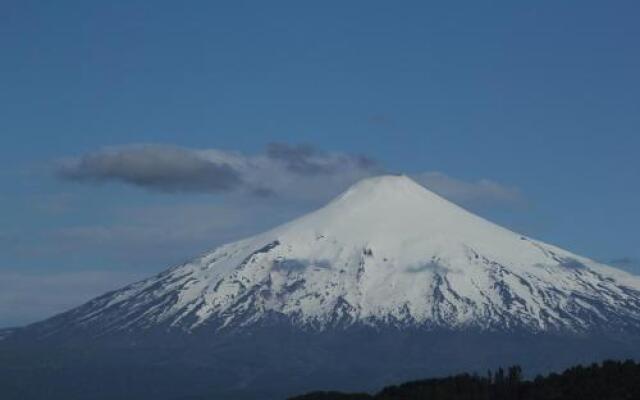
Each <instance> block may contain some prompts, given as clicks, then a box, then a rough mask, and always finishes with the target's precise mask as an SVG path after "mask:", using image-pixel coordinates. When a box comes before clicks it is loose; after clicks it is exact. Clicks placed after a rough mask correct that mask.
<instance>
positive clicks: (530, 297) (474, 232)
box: [41, 176, 640, 334]
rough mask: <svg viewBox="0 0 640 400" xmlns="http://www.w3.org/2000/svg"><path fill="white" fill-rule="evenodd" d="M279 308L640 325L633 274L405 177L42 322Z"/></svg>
mask: <svg viewBox="0 0 640 400" xmlns="http://www.w3.org/2000/svg"><path fill="white" fill-rule="evenodd" d="M274 318H278V319H279V320H282V319H284V320H286V321H289V322H290V323H291V324H292V325H293V326H295V327H299V328H301V329H311V330H319V331H322V330H324V329H327V328H331V327H336V326H341V327H344V326H351V325H373V326H380V325H390V326H394V327H400V328H401V327H406V326H412V327H415V326H419V327H425V328H447V329H449V328H451V329H456V330H460V329H465V328H474V329H480V330H496V329H500V330H511V329H525V330H528V331H563V330H568V331H584V330H589V329H599V328H601V327H603V326H606V327H607V328H608V329H613V330H624V329H626V328H637V327H639V326H640V279H639V278H638V277H635V276H633V275H630V274H627V273H625V272H622V271H620V270H617V269H614V268H611V267H607V266H605V265H602V264H598V263H596V262H594V261H592V260H589V259H587V258H584V257H580V256H577V255H574V254H572V253H570V252H568V251H565V250H562V249H559V248H557V247H554V246H551V245H548V244H545V243H542V242H540V241H537V240H534V239H531V238H528V237H525V236H522V235H519V234H516V233H514V232H512V231H509V230H507V229H504V228H502V227H500V226H498V225H495V224H493V223H491V222H489V221H487V220H485V219H483V218H480V217H478V216H476V215H474V214H472V213H470V212H468V211H466V210H464V209H463V208H460V207H458V206H456V205H454V204H452V203H451V202H449V201H447V200H445V199H443V198H442V197H439V196H438V195H436V194H434V193H432V192H430V191H428V190H427V189H425V188H424V187H422V186H420V185H418V184H417V183H415V182H414V181H412V180H411V179H410V178H408V177H406V176H381V177H375V178H369V179H365V180H363V181H361V182H359V183H357V184H355V185H354V186H352V187H351V188H350V189H348V190H347V191H346V192H344V193H343V194H342V195H340V196H338V197H337V198H336V199H335V200H333V201H332V202H330V203H329V204H328V205H326V206H325V207H323V208H321V209H319V210H317V211H315V212H312V213H310V214H308V215H305V216H303V217H301V218H299V219H296V220H294V221H292V222H290V223H287V224H285V225H282V226H279V227H277V228H275V229H273V230H271V231H268V232H266V233H263V234H260V235H257V236H255V237H252V238H249V239H246V240H241V241H239V242H235V243H231V244H227V245H224V246H221V247H219V248H217V249H215V250H214V251H211V252H209V253H206V254H204V255H203V256H201V257H199V258H197V259H195V260H193V261H192V262H189V263H186V264H184V265H179V266H177V267H174V268H171V269H169V270H167V271H165V272H163V273H161V274H159V275H157V276H155V277H152V278H150V279H147V280H144V281H141V282H138V283H135V284H132V285H130V286H128V287H125V288H123V289H121V290H118V291H115V292H112V293H108V294H106V295H104V296H102V297H99V298H97V299H95V300H93V301H91V302H89V303H87V304H85V305H84V306H81V307H79V308H77V309H75V310H72V311H70V312H68V313H65V314H63V315H61V316H59V317H57V318H54V319H52V320H49V321H47V322H44V323H42V325H41V327H43V328H44V327H47V326H48V327H50V328H55V326H56V324H57V323H56V322H57V321H60V322H61V321H64V325H65V327H67V328H69V327H75V328H80V329H82V328H92V329H98V330H99V331H100V333H101V334H104V333H105V332H110V331H126V330H134V329H152V328H154V327H162V328H163V329H169V330H176V331H189V332H191V331H194V330H200V329H207V328H210V329H213V330H215V331H219V330H224V329H230V328H246V327H250V326H253V325H255V324H262V323H268V322H269V321H270V320H273V319H274ZM45 330H46V329H45Z"/></svg>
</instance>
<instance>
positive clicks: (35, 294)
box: [0, 270, 142, 326]
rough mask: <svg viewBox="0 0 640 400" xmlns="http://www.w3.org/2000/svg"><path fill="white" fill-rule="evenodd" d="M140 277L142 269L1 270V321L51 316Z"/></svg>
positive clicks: (14, 323) (19, 322)
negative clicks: (123, 270) (115, 270)
mask: <svg viewBox="0 0 640 400" xmlns="http://www.w3.org/2000/svg"><path fill="white" fill-rule="evenodd" d="M140 278H142V274H141V273H140V272H139V271H127V272H122V271H120V272H113V271H73V272H69V271H65V272H62V271H48V272H42V271H39V272H33V271H31V272H27V271H15V270H14V271H5V270H0V323H2V326H17V325H23V324H26V323H30V322H34V321H37V320H39V319H42V318H46V317H50V316H52V315H53V314H55V313H58V312H61V311H63V310H66V309H69V308H71V307H74V306H77V305H79V304H81V303H83V302H85V301H88V300H90V299H91V298H93V297H95V296H97V295H100V294H102V293H104V292H106V291H109V290H113V289H116V288H118V287H121V286H123V285H125V284H127V283H131V282H133V281H136V280H138V279H140Z"/></svg>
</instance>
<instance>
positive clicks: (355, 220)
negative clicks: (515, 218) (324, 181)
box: [276, 175, 513, 242]
mask: <svg viewBox="0 0 640 400" xmlns="http://www.w3.org/2000/svg"><path fill="white" fill-rule="evenodd" d="M496 229H498V230H501V228H498V227H497V226H495V225H494V224H491V223H490V222H488V221H486V220H484V219H482V218H480V217H477V216H475V215H473V214H471V213H469V212H468V211H466V210H464V209H462V208H460V207H458V206H457V205H455V204H453V203H451V202H449V201H448V200H445V199H444V198H442V197H440V196H438V195H437V194H435V193H433V192H431V191H429V190H427V189H426V188H424V187H423V186H421V185H420V184H418V183H416V182H415V181H414V180H412V179H411V178H409V177H407V176H405V175H383V176H377V177H372V178H367V179H363V180H361V181H360V182H358V183H356V184H354V185H353V186H351V187H350V188H349V189H348V190H347V191H345V192H344V193H343V194H342V195H340V196H338V197H337V198H336V199H334V200H333V201H332V202H331V203H329V204H328V205H327V206H325V207H323V208H321V209H319V210H317V211H315V212H313V213H310V214H307V215H306V216H303V217H301V218H299V219H297V220H295V221H292V222H290V223H288V224H286V225H284V226H282V227H279V228H277V229H276V232H278V234H283V233H284V232H288V235H290V236H292V237H293V236H298V235H300V234H301V232H303V231H308V232H314V234H315V233H318V234H320V235H333V236H335V237H340V238H342V239H344V241H352V240H354V239H358V240H364V241H370V240H372V238H373V237H379V238H381V239H382V240H385V241H387V242H397V241H406V240H413V238H418V237H421V238H428V237H433V236H436V235H437V236H442V235H449V236H450V237H452V238H456V239H460V240H462V238H464V237H467V236H469V235H473V236H486V235H487V234H491V235H493V234H495V232H494V231H495V230H496ZM487 230H488V231H489V232H487ZM502 233H503V232H500V233H499V234H502ZM511 235H513V234H511Z"/></svg>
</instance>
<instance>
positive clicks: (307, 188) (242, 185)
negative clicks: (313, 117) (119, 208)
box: [56, 143, 525, 207]
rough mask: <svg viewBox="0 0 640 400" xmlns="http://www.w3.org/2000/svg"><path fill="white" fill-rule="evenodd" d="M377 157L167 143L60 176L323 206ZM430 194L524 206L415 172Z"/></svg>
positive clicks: (63, 170)
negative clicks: (253, 151) (246, 150)
mask: <svg viewBox="0 0 640 400" xmlns="http://www.w3.org/2000/svg"><path fill="white" fill-rule="evenodd" d="M385 170H386V169H385V168H384V167H383V166H382V165H381V164H380V163H379V162H378V161H376V160H375V159H372V158H370V157H366V156H363V155H354V154H345V153H340V152H326V151H322V150H319V149H317V148H315V147H313V146H309V145H290V144H286V143H272V144H269V145H268V146H267V148H266V149H265V151H264V152H263V153H260V154H253V155H247V154H243V153H240V152H234V151H226V150H219V149H186V148H181V147H176V146H168V145H129V146H123V147H116V148H108V149H103V150H99V151H96V152H92V153H88V154H85V155H82V156H80V157H77V158H74V159H67V160H65V161H63V162H61V163H60V164H59V165H58V168H57V170H56V172H57V174H58V176H59V177H61V178H62V179H66V180H71V181H76V182H85V183H86V182H98V183H104V182H111V181H119V182H123V183H126V184H131V185H135V186H139V187H143V188H146V189H148V190H152V191H160V192H203V193H240V194H242V195H249V196H253V197H274V196H275V197H279V198H281V199H284V200H290V201H298V200H306V201H311V202H315V203H318V202H321V201H325V200H327V199H328V198H330V197H331V196H334V195H336V194H337V193H338V192H340V191H341V190H344V189H345V188H346V187H347V186H349V185H351V184H352V183H354V182H356V181H357V180H359V179H362V178H365V177H368V176H372V175H376V174H380V173H384V172H385ZM412 176H413V177H414V179H416V180H417V181H418V182H419V183H421V184H423V185H424V186H426V187H427V188H428V189H430V190H433V191H434V192H436V193H438V194H440V195H442V196H443V197H446V198H448V199H450V200H452V201H454V202H457V203H459V204H462V205H465V206H470V207H474V206H486V205H489V206H514V205H522V204H524V203H525V201H524V196H523V195H522V194H521V193H520V191H519V190H518V189H517V188H513V187H509V186H505V185H502V184H500V183H497V182H495V181H493V180H490V179H486V178H481V179H478V180H475V181H464V180H460V179H457V178H454V177H451V176H449V175H447V174H445V173H442V172H437V171H427V172H421V173H417V174H413V175H412Z"/></svg>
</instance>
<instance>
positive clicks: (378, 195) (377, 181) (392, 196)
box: [332, 174, 457, 208]
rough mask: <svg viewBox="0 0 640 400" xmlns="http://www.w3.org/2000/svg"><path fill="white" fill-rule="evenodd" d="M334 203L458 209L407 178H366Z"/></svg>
mask: <svg viewBox="0 0 640 400" xmlns="http://www.w3.org/2000/svg"><path fill="white" fill-rule="evenodd" d="M332 203H333V204H342V205H347V204H350V205H353V206H358V207H361V206H364V205H365V204H371V203H385V204H386V205H387V206H388V207H391V208H392V207H394V206H397V207H406V206H408V205H409V204H412V205H413V206H422V207H436V208H437V207H454V208H457V206H455V205H454V204H453V203H450V202H449V201H447V200H445V199H443V198H442V197H440V196H438V195H437V194H435V193H433V192H431V191H429V190H428V189H426V188H425V187H424V186H422V185H420V184H419V183H417V182H416V181H414V180H413V179H411V178H409V177H408V176H406V175H390V174H389V175H380V176H375V177H371V178H365V179H363V180H361V181H359V182H357V183H355V184H354V185H353V186H351V187H350V188H349V189H347V190H346V191H345V192H344V193H343V194H342V195H340V196H338V197H337V198H336V199H335V200H334V201H333V202H332Z"/></svg>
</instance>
